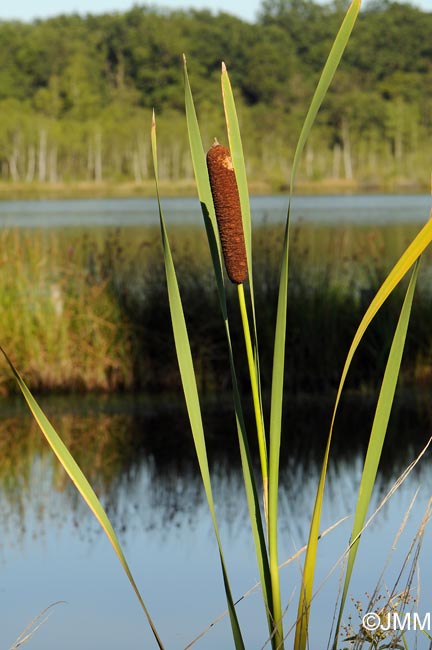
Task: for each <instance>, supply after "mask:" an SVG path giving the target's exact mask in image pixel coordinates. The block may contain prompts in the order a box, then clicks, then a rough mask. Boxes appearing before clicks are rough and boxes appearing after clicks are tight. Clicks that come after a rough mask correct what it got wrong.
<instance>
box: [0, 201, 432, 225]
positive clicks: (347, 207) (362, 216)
mask: <svg viewBox="0 0 432 650" xmlns="http://www.w3.org/2000/svg"><path fill="white" fill-rule="evenodd" d="M162 203H163V210H164V215H165V218H166V220H167V222H168V223H176V224H179V223H181V224H184V225H192V224H199V223H201V221H202V216H201V210H200V205H199V202H198V200H197V199H195V198H181V199H176V198H167V199H163V202H162ZM287 206H288V199H287V197H286V196H253V197H252V199H251V211H252V218H253V220H254V222H255V223H257V224H259V223H262V222H263V221H264V220H265V221H266V222H270V223H272V222H280V221H284V220H285V218H286V214H287ZM430 208H431V201H430V196H428V195H427V194H417V195H384V194H383V195H380V194H378V195H353V196H299V197H295V198H294V200H293V204H292V213H291V217H292V220H293V221H297V220H299V219H303V220H305V221H312V222H320V223H335V222H339V223H345V224H346V223H365V224H384V223H419V222H424V221H426V220H427V219H428V217H429V211H430ZM158 219H159V217H158V208H157V203H156V200H155V199H150V198H147V199H145V198H144V199H135V198H133V199H105V200H104V199H94V200H88V199H83V200H76V199H74V200H60V201H2V202H0V226H6V227H11V226H19V227H25V228H31V227H34V228H52V227H60V228H62V227H68V226H88V227H94V226H122V227H123V226H124V227H126V226H139V225H150V224H156V223H158Z"/></svg>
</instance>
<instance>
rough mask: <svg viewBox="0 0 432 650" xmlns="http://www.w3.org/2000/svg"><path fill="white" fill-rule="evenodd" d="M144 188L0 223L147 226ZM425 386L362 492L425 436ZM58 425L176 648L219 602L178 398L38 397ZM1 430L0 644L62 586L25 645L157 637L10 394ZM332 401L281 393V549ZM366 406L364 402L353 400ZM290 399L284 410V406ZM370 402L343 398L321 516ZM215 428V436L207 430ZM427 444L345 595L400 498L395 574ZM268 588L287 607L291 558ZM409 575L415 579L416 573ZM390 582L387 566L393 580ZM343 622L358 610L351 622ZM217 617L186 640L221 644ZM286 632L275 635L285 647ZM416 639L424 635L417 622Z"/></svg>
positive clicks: (217, 443)
mask: <svg viewBox="0 0 432 650" xmlns="http://www.w3.org/2000/svg"><path fill="white" fill-rule="evenodd" d="M164 208H165V212H166V216H167V217H168V219H170V220H171V221H172V222H177V223H178V222H179V221H181V222H182V223H184V222H189V223H194V222H198V221H199V219H200V216H199V209H197V202H196V201H195V200H192V199H181V200H175V199H167V200H166V201H164ZM429 209H430V197H427V196H414V197H412V196H410V197H404V196H397V197H383V196H373V197H299V198H297V199H296V200H295V203H294V208H293V216H294V217H295V218H296V219H299V218H303V219H305V220H312V219H313V220H321V221H322V222H326V221H329V222H335V221H341V222H345V223H346V222H353V223H354V222H363V223H366V222H367V223H383V222H388V221H393V220H398V221H399V222H401V223H404V222H411V223H414V222H415V223H417V222H418V223H420V222H424V221H425V220H426V219H427V218H428V214H429ZM252 210H253V213H254V218H255V220H256V221H257V222H262V221H263V220H282V219H283V218H284V214H285V211H286V198H284V197H255V198H254V199H253V201H252ZM156 221H157V212H156V205H155V202H154V201H151V200H142V199H131V200H109V201H101V200H95V201H54V202H20V201H17V202H13V203H12V202H5V203H0V223H2V224H3V225H5V226H21V227H26V228H29V227H38V228H49V227H66V226H83V225H86V226H87V225H88V226H97V225H99V226H100V225H102V226H128V225H135V226H136V225H140V224H147V223H156ZM429 402H430V400H429V396H428V395H426V396H422V398H421V399H420V397H418V396H414V397H413V396H410V398H409V399H408V400H407V402H406V403H405V401H404V405H402V402H401V406H400V408H398V409H397V410H396V414H395V416H394V418H393V423H392V429H391V432H390V433H389V442H388V444H387V447H386V449H385V454H384V458H385V462H384V463H383V464H382V467H381V471H380V478H379V481H378V488H377V490H376V494H375V496H374V505H376V504H377V503H378V502H379V500H380V498H381V497H382V496H383V495H384V494H385V493H386V491H387V490H388V489H389V487H390V485H391V484H392V482H393V481H394V480H395V479H396V478H397V476H398V475H399V474H400V473H401V472H402V471H403V469H404V468H405V467H406V466H407V465H408V463H409V462H410V461H411V460H412V459H413V458H414V457H415V456H416V454H417V453H418V452H419V451H420V449H421V448H422V447H423V446H424V444H425V443H426V441H427V439H428V438H429V436H430V435H431V434H432V425H431V420H432V417H431V413H430V407H429ZM44 404H45V406H46V408H47V410H48V411H49V412H50V414H51V415H52V418H53V420H54V423H55V424H56V425H57V426H58V430H59V432H60V433H61V434H62V435H64V436H65V438H66V440H67V443H68V444H70V445H72V446H74V450H75V453H77V454H78V455H79V459H80V463H81V464H82V465H83V467H84V468H85V469H86V471H88V472H89V474H90V476H91V479H92V482H93V483H94V485H95V486H96V488H97V490H98V493H99V494H100V496H101V498H102V499H103V502H104V504H105V505H106V507H107V508H108V511H109V513H110V515H111V516H112V517H113V520H114V523H115V526H116V528H117V530H118V531H119V535H120V538H121V541H122V543H123V544H124V548H125V551H126V555H127V558H128V560H129V562H130V565H131V568H132V571H133V573H134V574H135V576H136V579H137V582H138V585H139V587H140V589H141V591H142V594H143V596H144V599H145V601H146V604H147V605H148V607H149V609H150V612H151V614H152V616H153V617H154V620H155V623H156V626H157V627H158V630H159V632H160V634H161V637H162V640H163V642H164V644H165V645H166V647H167V648H173V649H177V648H184V647H185V646H186V644H187V643H189V642H191V641H192V640H193V639H194V637H195V636H196V635H198V634H199V632H201V630H202V629H203V628H205V627H206V626H207V625H208V624H209V623H210V622H211V621H213V620H214V619H215V618H216V617H217V616H218V615H219V614H220V613H221V612H223V611H224V609H225V601H224V593H223V587H222V581H221V576H220V569H219V563H218V558H217V549H216V545H215V541H214V537H213V533H212V527H211V522H210V519H209V517H208V513H207V508H206V504H205V500H204V497H203V492H202V488H201V485H200V480H199V476H198V471H197V466H196V462H195V461H194V457H193V451H192V442H191V440H190V437H189V431H188V426H187V423H186V421H185V419H184V413H183V411H182V406H181V403H180V402H179V403H178V402H177V400H176V399H172V398H169V399H166V400H165V399H164V398H163V397H160V398H158V399H156V398H152V399H149V398H147V397H139V396H136V397H134V398H124V399H116V398H109V399H107V398H104V399H101V400H94V399H93V400H84V399H79V400H78V401H77V400H73V399H72V398H70V399H69V400H67V401H66V402H65V401H62V402H61V403H60V402H58V401H56V400H46V402H44ZM225 405H226V400H225V399H224V401H223V407H222V406H221V404H220V403H218V402H216V403H213V404H212V405H211V407H210V408H209V412H210V415H209V419H208V426H209V429H210V435H211V458H212V467H213V477H214V490H215V496H216V501H217V509H218V515H219V519H220V526H221V535H222V541H223V544H224V550H225V553H226V559H227V564H228V568H229V572H230V575H231V580H232V589H233V592H234V595H235V597H238V596H240V595H241V594H243V593H244V592H245V591H246V590H248V589H249V588H250V587H251V586H252V585H253V584H254V583H255V582H256V580H257V574H258V572H257V569H256V564H255V560H254V552H253V548H252V544H251V540H250V535H249V528H248V518H247V511H246V506H245V501H244V497H243V492H242V487H241V477H240V470H239V463H238V452H237V445H236V439H235V431H234V427H233V423H232V418H231V416H230V415H229V414H228V413H229V412H228V411H226V410H225ZM0 408H1V410H2V421H3V425H2V428H1V430H0V442H1V446H0V452H1V458H2V460H1V472H0V474H1V476H0V523H1V528H2V534H1V536H0V575H1V579H0V612H1V614H0V617H1V626H0V645H1V647H2V648H6V649H8V648H9V647H10V646H11V645H12V644H13V642H14V640H15V639H16V637H17V636H18V634H19V633H20V632H21V631H22V630H23V629H24V627H25V626H26V625H27V624H28V623H29V622H30V621H31V620H32V618H33V617H34V616H36V615H37V614H38V613H39V612H40V611H42V610H43V609H44V608H45V607H47V606H48V605H50V604H51V603H53V602H55V601H58V600H64V601H66V603H67V604H63V605H59V606H58V607H56V608H55V609H54V611H53V613H52V616H51V618H50V619H49V621H48V622H47V623H46V624H45V625H44V626H43V627H42V628H41V629H40V630H39V631H38V632H37V633H36V635H35V636H34V637H33V638H32V639H31V640H30V641H29V642H28V648H29V650H30V648H32V649H33V650H54V649H56V650H57V649H58V648H62V650H77V649H78V648H80V649H83V650H87V649H88V650H99V649H100V650H120V649H123V648H127V647H131V648H149V647H155V644H154V642H153V641H152V637H151V635H150V633H149V631H148V626H147V624H146V621H145V619H144V616H143V614H142V612H141V610H140V608H139V606H138V604H137V602H136V600H135V597H134V595H133V593H132V590H131V588H130V586H129V584H128V582H127V580H126V578H125V577H124V575H123V573H122V570H121V569H120V567H119V566H118V562H117V560H116V558H115V556H114V553H113V551H112V549H111V548H110V546H109V544H108V542H107V541H106V540H105V538H104V537H103V535H102V534H100V533H99V531H98V528H97V526H96V524H94V523H93V520H92V518H91V517H90V515H88V513H87V511H86V509H85V507H84V506H83V505H82V504H81V503H80V501H79V499H78V498H77V497H76V495H75V493H74V491H73V489H72V488H71V487H70V486H69V484H68V482H67V481H66V480H65V479H64V477H63V474H62V472H61V471H60V470H59V469H58V468H57V466H56V464H55V463H54V461H53V459H52V457H51V453H50V452H49V451H48V450H47V449H46V446H45V445H44V444H43V443H42V442H41V440H40V435H39V433H38V431H37V430H36V428H35V427H34V426H33V425H32V421H31V419H30V418H29V417H28V416H27V415H26V414H25V411H23V410H22V407H21V402H20V400H14V401H12V402H10V401H8V402H6V401H3V402H2V404H1V407H0ZM330 408H331V405H330V403H326V402H325V403H324V404H323V402H322V401H312V402H307V403H306V404H301V405H300V406H299V405H298V404H297V405H296V406H293V411H292V412H291V416H289V417H288V419H287V421H286V422H285V425H284V438H285V445H284V451H283V460H282V468H281V484H282V485H281V548H280V556H281V560H283V559H285V558H288V557H289V556H290V555H292V554H293V553H294V551H295V550H296V549H298V548H299V547H301V546H302V545H303V544H304V542H305V541H306V538H307V533H308V520H309V517H310V513H311V509H312V504H313V498H314V493H315V490H316V485H317V482H318V476H319V470H318V467H319V462H320V459H321V458H322V446H323V443H324V441H325V438H326V434H327V431H328V422H329V418H330V412H331V410H330ZM368 409H369V410H368ZM293 413H294V415H293ZM370 417H371V414H370V408H369V407H368V408H366V410H365V407H364V400H360V399H359V400H358V401H357V400H355V399H354V400H352V401H350V402H349V403H348V404H347V405H346V407H345V416H344V417H342V416H341V419H340V424H339V428H338V429H337V431H336V434H335V445H334V456H333V461H332V464H331V467H330V476H329V482H328V487H327V491H326V498H325V505H324V514H323V521H322V529H323V530H324V529H325V528H326V527H327V526H330V525H331V524H332V523H334V522H335V521H337V520H338V519H339V518H340V517H343V516H345V515H350V514H351V513H352V511H353V508H354V505H355V495H356V490H357V489H358V485H359V481H360V475H361V463H362V458H363V455H364V452H365V445H366V441H365V436H364V434H365V431H366V432H367V431H368V426H370ZM221 431H222V433H221ZM430 461H431V458H430V455H426V456H425V457H424V458H423V460H422V461H421V463H420V466H419V469H418V471H416V472H415V473H413V474H412V475H411V476H410V477H409V479H408V480H407V481H406V483H405V484H404V486H403V487H402V488H401V489H400V490H399V491H398V492H397V493H396V494H395V495H394V496H393V498H392V499H391V500H390V502H389V503H388V504H387V505H386V506H385V507H384V508H383V510H382V511H381V512H380V514H379V515H378V516H377V518H376V519H375V520H374V522H373V523H372V524H371V526H370V528H369V530H368V531H367V532H366V533H365V535H364V537H363V540H362V544H361V546H360V552H359V559H358V564H357V568H356V571H355V573H354V576H353V583H352V588H351V591H350V593H351V594H352V595H353V597H354V598H359V599H362V600H365V595H364V594H365V592H366V591H368V592H371V591H372V590H373V589H374V588H375V585H376V582H377V580H378V577H379V575H380V573H381V570H382V569H383V568H384V565H385V562H386V558H387V556H388V553H389V551H390V549H391V547H392V544H393V540H394V538H395V536H396V533H397V531H398V529H399V527H400V524H401V521H402V518H403V516H404V513H405V512H406V511H407V509H408V507H409V504H410V502H411V500H412V498H413V496H414V494H415V493H416V490H417V488H418V487H420V492H419V494H418V496H417V500H416V504H415V507H414V508H413V510H412V512H411V515H410V517H409V520H408V524H407V527H406V528H405V529H404V531H403V532H402V535H401V537H400V540H399V542H398V545H397V549H396V551H395V552H394V554H393V557H392V559H391V562H390V565H389V568H388V570H387V572H386V574H385V577H384V581H383V586H382V587H381V590H382V591H385V585H387V586H388V587H389V588H390V589H391V588H392V586H393V584H394V582H395V580H396V576H397V574H398V572H399V569H400V567H401V564H402V561H403V558H404V557H405V555H406V553H407V552H408V550H409V547H410V543H411V541H412V539H413V538H414V535H415V531H416V530H417V527H418V525H419V523H420V520H421V517H422V514H423V512H424V510H425V508H426V505H427V502H428V499H429V497H430V495H431V494H432V474H431V472H430ZM350 523H351V522H350V521H348V522H344V523H343V524H341V525H340V526H339V527H338V528H337V529H336V530H335V531H333V532H332V533H330V534H329V535H328V536H327V537H326V538H324V539H323V540H322V542H321V546H320V551H319V561H318V567H317V580H316V584H317V586H318V585H320V584H321V583H322V581H323V580H324V578H325V577H326V576H327V574H328V572H329V571H330V570H331V568H332V567H333V566H334V564H335V562H336V561H337V560H338V558H339V557H340V555H341V554H342V552H343V551H344V549H345V547H346V544H347V542H348V539H349V534H350ZM431 541H432V540H431V536H430V532H427V534H426V538H425V541H424V544H423V549H422V553H421V555H420V562H419V566H420V584H421V599H420V605H419V608H418V609H419V612H420V614H423V613H425V612H427V611H429V610H430V609H432V561H431V551H430V549H431ZM282 575H283V599H284V603H285V604H288V602H289V601H290V599H291V597H292V596H293V593H294V598H293V605H292V606H291V607H290V608H289V611H288V613H287V623H286V630H287V631H288V629H289V627H290V624H291V623H292V621H293V618H294V612H295V603H296V599H297V597H298V586H299V565H298V564H297V563H295V562H294V563H293V564H292V565H291V566H290V567H288V568H286V569H285V570H284V572H283V574H282ZM338 578H339V573H338V571H337V570H336V571H335V572H334V574H333V575H332V577H331V578H330V579H329V581H328V582H327V583H326V584H325V586H324V587H323V589H322V590H321V591H320V592H319V594H318V596H317V598H316V601H315V605H314V609H313V611H312V629H311V644H310V647H311V648H312V649H313V650H315V649H316V650H321V649H323V648H325V647H326V646H327V637H328V634H329V630H330V627H331V618H332V615H333V608H334V604H335V600H336V594H337V590H338ZM416 583H417V579H416ZM403 586H404V581H403V580H402V583H401V587H403ZM239 616H240V622H241V624H242V626H243V629H244V636H245V642H246V645H247V648H248V650H249V649H254V648H257V649H259V648H261V647H263V646H264V644H265V642H266V640H267V635H266V626H265V620H264V616H263V613H262V603H261V600H260V595H259V592H258V591H255V592H254V593H253V594H252V595H251V596H250V597H248V599H247V600H246V601H244V602H242V603H241V604H240V605H239ZM355 620H357V619H355ZM229 639H230V636H229V626H228V623H227V620H226V619H224V620H223V621H222V622H221V623H219V624H218V625H217V626H216V627H215V628H214V629H213V630H211V631H210V632H209V633H208V634H207V635H206V636H205V637H204V638H203V639H202V640H201V641H199V642H198V643H197V644H196V646H195V647H196V648H203V649H205V650H220V649H221V648H229V647H232V643H231V642H230V640H229ZM289 646H290V643H288V647H289ZM418 647H419V648H426V647H428V646H427V642H426V638H425V637H423V636H421V635H420V636H419V645H418Z"/></svg>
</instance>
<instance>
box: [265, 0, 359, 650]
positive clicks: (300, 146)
mask: <svg viewBox="0 0 432 650" xmlns="http://www.w3.org/2000/svg"><path fill="white" fill-rule="evenodd" d="M360 4H361V0H353V1H352V3H351V5H350V7H349V9H348V11H347V13H346V16H345V18H344V20H343V22H342V25H341V27H340V30H339V32H338V34H337V36H336V38H335V41H334V43H333V46H332V48H331V51H330V54H329V56H328V59H327V61H326V64H325V66H324V68H323V71H322V74H321V77H320V80H319V82H318V86H317V88H316V90H315V93H314V96H313V98H312V101H311V105H310V107H309V110H308V113H307V115H306V118H305V121H304V123H303V127H302V130H301V132H300V136H299V140H298V143H297V146H296V150H295V153H294V160H293V164H292V169H291V179H290V198H289V206H288V215H287V223H286V228H285V234H284V243H283V252H282V262H281V272H280V282H279V294H278V307H277V316H276V329H275V343H274V356H273V374H272V391H271V407H270V409H271V410H270V456H269V519H270V518H271V519H272V520H274V521H277V516H278V515H277V513H278V485H279V459H280V439H281V427H282V402H283V378H284V366H285V341H286V313H287V304H288V257H289V235H290V228H289V223H290V211H291V200H292V195H293V191H294V183H295V177H296V173H297V168H298V164H299V161H300V158H301V155H302V153H303V150H304V147H305V144H306V142H307V139H308V137H309V134H310V131H311V128H312V126H313V123H314V121H315V118H316V115H317V113H318V111H319V109H320V107H321V104H322V102H323V100H324V97H325V95H326V93H327V90H328V88H329V86H330V83H331V81H332V79H333V77H334V74H335V72H336V69H337V67H338V65H339V62H340V60H341V57H342V54H343V52H344V50H345V47H346V45H347V43H348V40H349V37H350V35H351V32H352V29H353V27H354V24H355V21H356V18H357V15H358V12H359V10H360ZM324 483H325V474H324V477H323V483H322V485H321V482H320V486H319V488H318V490H320V489H322V490H324ZM320 516H321V507H320V501H319V499H318V500H317V501H316V504H315V508H314V515H313V518H312V520H311V529H310V535H309V544H308V552H307V554H306V559H305V567H304V575H303V585H304V588H303V589H302V590H301V593H300V598H299V616H298V624H297V627H296V638H295V648H296V650H304V648H305V647H306V641H307V625H308V616H309V607H310V598H311V596H312V586H313V579H314V572H315V559H316V551H317V539H318V531H319V522H320ZM269 552H270V566H274V567H276V566H277V565H278V546H277V535H276V533H273V534H272V535H271V537H270V538H269ZM303 614H304V615H305V616H303Z"/></svg>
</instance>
